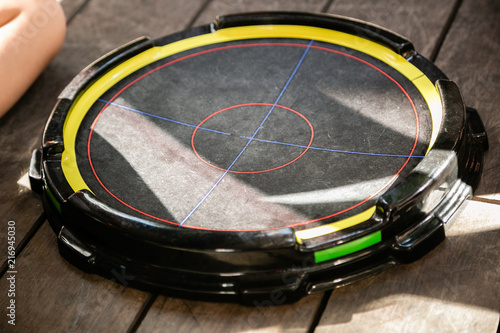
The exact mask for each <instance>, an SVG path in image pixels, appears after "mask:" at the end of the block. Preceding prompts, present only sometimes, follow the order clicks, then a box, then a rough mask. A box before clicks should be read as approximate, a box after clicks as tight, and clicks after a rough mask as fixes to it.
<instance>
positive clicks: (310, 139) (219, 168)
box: [191, 103, 314, 174]
mask: <svg viewBox="0 0 500 333" xmlns="http://www.w3.org/2000/svg"><path fill="white" fill-rule="evenodd" d="M245 106H268V107H274V108H280V109H283V110H287V111H290V112H293V113H294V114H296V115H298V116H299V117H300V118H302V119H303V120H304V121H305V122H306V124H307V126H308V127H309V129H310V133H311V134H310V137H309V141H308V142H307V144H306V145H303V147H304V150H303V151H302V152H301V153H300V154H299V155H297V156H295V157H294V158H293V159H292V160H290V161H288V162H287V163H284V164H281V165H278V166H276V167H273V168H267V169H262V170H254V171H236V170H227V169H224V168H221V167H218V166H216V165H214V164H212V163H210V162H208V161H207V160H206V159H204V158H203V157H202V156H201V155H200V154H199V153H198V150H197V149H196V145H195V142H194V141H195V137H196V133H197V132H198V129H200V128H202V127H203V124H204V123H205V122H206V121H208V120H209V119H211V118H213V117H215V116H217V115H220V114H222V113H223V112H225V111H229V110H234V109H236V108H241V107H245ZM313 139H314V129H313V126H312V124H311V122H310V121H309V120H308V119H307V118H306V117H305V116H304V115H303V114H301V113H300V112H297V111H295V110H293V109H291V108H288V107H286V106H282V105H277V104H276V105H274V104H270V103H246V104H238V105H233V106H230V107H227V108H225V109H222V110H219V111H217V112H215V113H212V114H211V115H209V116H208V117H206V118H205V119H203V120H202V121H201V122H200V123H199V124H198V126H197V127H196V128H195V130H194V131H193V134H192V135H191V147H192V149H193V152H194V153H195V155H196V156H197V157H198V158H199V159H200V160H201V161H202V162H203V163H205V164H207V165H209V166H211V167H213V168H215V169H218V170H222V171H228V172H231V173H241V174H253V173H264V172H269V171H273V170H278V169H281V168H283V167H285V166H287V165H290V164H292V163H294V162H295V161H297V160H298V159H299V158H301V157H302V156H303V155H304V154H305V153H306V152H307V150H308V149H309V147H310V146H311V144H312V142H313Z"/></svg>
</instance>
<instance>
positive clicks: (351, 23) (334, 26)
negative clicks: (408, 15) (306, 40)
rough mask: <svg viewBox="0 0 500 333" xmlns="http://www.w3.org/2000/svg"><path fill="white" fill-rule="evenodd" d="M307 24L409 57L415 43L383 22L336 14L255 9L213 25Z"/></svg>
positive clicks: (228, 26) (223, 27)
mask: <svg viewBox="0 0 500 333" xmlns="http://www.w3.org/2000/svg"><path fill="white" fill-rule="evenodd" d="M266 24H276V25H287V24H291V25H306V26H312V27H318V28H326V29H331V30H336V31H340V32H345V33H348V34H351V35H355V36H359V37H362V38H366V39H369V40H371V41H374V42H376V43H380V44H383V45H385V46H387V47H389V48H390V49H392V50H393V51H394V52H396V53H398V54H400V55H402V56H404V57H405V58H406V57H409V56H411V55H412V54H413V52H414V47H413V44H412V43H411V42H410V41H409V40H408V39H406V38H404V37H403V36H400V35H398V34H396V33H394V32H392V31H389V30H387V29H385V28H382V27H380V26H377V25H374V24H371V23H368V22H364V21H361V20H356V19H352V18H347V17H343V16H339V15H333V14H323V13H303V12H254V13H244V14H234V15H226V16H219V17H217V19H216V21H215V23H214V28H215V29H217V30H218V29H225V28H232V27H238V26H245V25H266Z"/></svg>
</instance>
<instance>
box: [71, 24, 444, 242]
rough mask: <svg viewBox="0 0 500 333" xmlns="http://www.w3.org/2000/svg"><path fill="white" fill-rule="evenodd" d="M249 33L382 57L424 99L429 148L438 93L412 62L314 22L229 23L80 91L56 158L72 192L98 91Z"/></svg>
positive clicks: (152, 52)
mask: <svg viewBox="0 0 500 333" xmlns="http://www.w3.org/2000/svg"><path fill="white" fill-rule="evenodd" d="M252 38H298V39H307V40H311V39H314V40H317V41H322V42H327V43H331V44H337V45H341V46H345V47H348V48H351V49H354V50H357V51H359V52H362V53H365V54H368V55H370V56H372V57H374V58H377V59H379V60H381V61H383V62H385V63H386V64H388V65H389V66H391V67H393V68H394V69H396V70H397V71H399V72H400V73H401V74H403V75H404V76H405V77H407V78H408V79H409V80H410V81H412V83H413V84H414V85H415V87H416V88H417V89H418V90H419V91H420V93H421V94H422V96H423V97H424V99H425V101H426V102H427V104H428V106H429V109H430V111H431V117H432V122H433V128H432V135H431V141H430V145H429V150H430V148H431V147H432V145H433V143H434V141H435V139H436V137H437V133H438V130H439V127H440V125H441V121H442V109H441V99H440V97H439V93H438V91H437V89H436V87H435V86H434V85H433V84H432V82H431V81H430V80H429V79H428V78H427V77H426V76H425V75H424V74H423V73H422V72H421V71H420V70H419V69H418V68H416V67H415V66H414V65H412V64H411V63H409V62H408V61H406V59H404V58H403V57H402V56H400V55H398V54H397V53H395V52H393V51H392V50H391V49H389V48H387V47H385V46H383V45H381V44H378V43H375V42H372V41H369V40H367V39H364V38H362V37H359V36H355V35H350V34H347V33H343V32H338V31H333V30H329V29H324V28H317V27H309V26H296V25H260V26H244V27H233V28H225V29H220V30H217V31H215V32H213V33H208V34H204V35H199V36H195V37H191V38H187V39H183V40H180V41H177V42H173V43H171V44H168V45H165V46H161V47H153V48H151V49H148V50H146V51H144V52H142V53H140V54H138V55H136V56H134V57H132V58H130V59H128V60H127V61H125V62H123V63H121V64H119V65H118V66H116V67H115V68H113V69H111V70H110V71H109V72H107V73H106V74H104V75H103V76H102V77H100V78H99V79H97V80H96V81H95V82H93V83H92V85H90V86H89V87H87V88H86V89H85V90H84V91H83V92H82V93H80V95H79V96H78V97H77V99H76V100H75V102H74V103H73V105H72V107H71V109H70V110H69V112H68V116H67V118H66V120H65V123H64V128H63V138H64V148H65V149H64V152H63V155H62V161H61V164H62V170H63V173H64V175H65V177H66V179H67V181H68V183H69V185H70V186H71V188H72V189H73V190H74V191H75V192H76V191H79V190H82V189H87V190H90V189H89V188H88V185H87V184H86V183H85V181H84V179H83V178H82V176H81V174H80V171H79V169H78V166H77V161H76V154H75V141H76V136H77V132H78V129H79V127H80V124H81V123H82V121H83V118H84V117H85V115H86V114H87V111H88V110H89V109H90V108H91V107H92V105H93V104H94V103H95V102H96V101H97V99H98V98H99V97H100V96H101V95H102V94H104V93H105V92H106V91H108V90H109V89H110V88H111V87H113V86H114V85H115V84H116V83H118V82H119V81H120V80H122V79H124V78H126V77H127V76H128V75H130V74H132V73H133V72H135V71H137V70H139V69H140V68H142V67H144V66H147V65H148V64H151V63H153V62H155V61H158V60H160V59H163V58H165V57H168V56H171V55H174V54H177V53H180V52H183V51H187V50H190V49H193V48H196V47H200V46H205V45H211V44H215V43H222V42H229V41H234V40H244V39H252ZM373 209H374V208H373ZM373 209H372V210H373ZM360 222H362V221H360ZM360 222H359V223H360ZM325 230H326V229H325ZM303 239H305V238H303Z"/></svg>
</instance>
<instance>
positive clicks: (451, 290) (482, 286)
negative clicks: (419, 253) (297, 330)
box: [316, 201, 500, 332]
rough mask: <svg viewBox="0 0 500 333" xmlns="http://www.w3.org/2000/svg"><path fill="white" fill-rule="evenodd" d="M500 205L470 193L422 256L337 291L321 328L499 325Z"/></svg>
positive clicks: (480, 328) (489, 328)
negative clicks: (444, 232)
mask: <svg viewBox="0 0 500 333" xmlns="http://www.w3.org/2000/svg"><path fill="white" fill-rule="evenodd" d="M498 216H500V206H498V205H492V204H487V203H482V202H475V201H472V202H470V203H469V205H468V207H467V209H466V210H465V211H464V212H463V214H462V215H461V216H460V217H459V218H458V219H457V221H456V222H455V224H454V225H453V226H452V227H451V229H450V230H449V233H448V237H447V239H446V241H445V242H444V243H443V244H441V245H439V246H438V247H437V248H436V249H434V250H433V251H432V252H431V253H429V254H428V255H427V256H426V257H424V258H423V259H421V260H419V261H417V262H415V263H413V264H411V265H404V266H399V267H396V268H393V269H391V270H388V271H386V272H384V273H382V274H380V275H378V276H375V277H372V278H370V279H367V280H365V281H361V282H359V283H355V284H353V285H350V286H348V287H346V288H342V289H337V290H335V291H334V292H333V294H332V296H331V298H330V302H329V303H328V307H327V308H326V310H325V312H324V314H323V317H322V319H321V322H320V323H319V326H318V328H317V330H316V331H317V332H331V331H334V332H354V331H355V332H495V331H496V329H497V326H498V321H499V318H500V288H499V287H500V278H499V276H500V267H499V266H498V258H499V256H500V245H499V243H498V240H499V239H500V220H499V219H498Z"/></svg>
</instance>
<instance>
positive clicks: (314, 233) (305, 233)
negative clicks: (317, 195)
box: [295, 206, 376, 244]
mask: <svg viewBox="0 0 500 333" xmlns="http://www.w3.org/2000/svg"><path fill="white" fill-rule="evenodd" d="M375 208H376V207H375V206H373V207H371V208H368V209H367V210H365V211H364V212H362V213H359V214H357V215H354V216H351V217H348V218H346V219H344V220H340V221H337V222H333V223H329V224H325V225H322V226H319V227H315V228H311V229H305V230H300V231H297V232H295V238H296V239H297V243H299V244H302V242H303V241H304V240H306V239H311V238H316V237H320V236H324V235H328V234H331V233H334V232H336V231H339V230H342V229H347V228H349V227H352V226H355V225H357V224H360V223H363V222H365V221H367V220H369V219H370V218H371V217H372V216H373V214H374V213H375Z"/></svg>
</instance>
